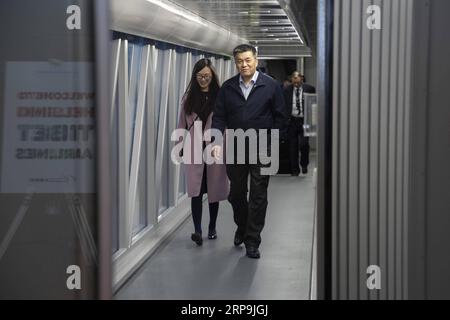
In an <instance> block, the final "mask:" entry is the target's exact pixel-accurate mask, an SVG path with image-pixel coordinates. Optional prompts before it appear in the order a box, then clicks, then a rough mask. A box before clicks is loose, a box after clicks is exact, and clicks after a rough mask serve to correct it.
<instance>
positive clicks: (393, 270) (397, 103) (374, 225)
mask: <svg viewBox="0 0 450 320" xmlns="http://www.w3.org/2000/svg"><path fill="white" fill-rule="evenodd" d="M372 5H376V6H378V7H379V8H380V9H381V11H380V13H381V30H370V29H369V28H368V26H367V20H368V19H369V17H370V16H371V14H369V13H368V12H367V10H368V8H369V6H372ZM412 7H413V1H410V0H362V1H361V0H336V1H335V24H334V27H335V31H334V32H335V34H334V48H335V52H334V62H333V63H334V70H333V74H334V79H333V82H334V84H333V85H334V89H333V99H334V101H333V177H332V179H333V247H332V251H333V266H332V270H333V273H332V277H333V292H332V294H333V298H334V299H406V298H407V281H406V279H407V219H408V217H407V212H408V208H407V204H408V201H407V200H408V199H407V196H408V168H409V158H408V156H407V155H408V153H409V130H410V127H409V114H410V113H409V112H410V98H409V96H410V91H411V90H410V87H411V49H410V48H411V43H412V42H411V41H412V33H411V29H412V10H413V8H412ZM371 265H377V266H379V267H380V268H381V289H380V290H369V289H368V288H367V279H368V276H369V275H368V274H367V268H368V267H369V266H371Z"/></svg>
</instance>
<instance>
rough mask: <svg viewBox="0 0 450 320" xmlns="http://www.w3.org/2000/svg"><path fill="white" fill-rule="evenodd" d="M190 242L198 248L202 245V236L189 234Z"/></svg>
mask: <svg viewBox="0 0 450 320" xmlns="http://www.w3.org/2000/svg"><path fill="white" fill-rule="evenodd" d="M191 240H192V241H194V242H195V243H196V244H197V245H198V246H201V245H202V244H203V239H202V235H201V234H200V233H193V234H191Z"/></svg>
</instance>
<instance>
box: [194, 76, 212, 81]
mask: <svg viewBox="0 0 450 320" xmlns="http://www.w3.org/2000/svg"><path fill="white" fill-rule="evenodd" d="M210 79H211V75H202V74H198V75H197V80H205V81H209V80H210Z"/></svg>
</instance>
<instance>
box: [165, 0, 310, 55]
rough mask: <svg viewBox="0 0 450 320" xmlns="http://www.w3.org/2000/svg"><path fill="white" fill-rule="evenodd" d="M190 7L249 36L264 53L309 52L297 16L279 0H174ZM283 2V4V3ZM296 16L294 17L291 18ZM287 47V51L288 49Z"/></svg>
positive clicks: (250, 41) (188, 8) (295, 53)
mask: <svg viewBox="0 0 450 320" xmlns="http://www.w3.org/2000/svg"><path fill="white" fill-rule="evenodd" d="M171 2H173V3H176V4H177V5H179V6H182V7H184V8H185V9H186V10H189V11H191V12H192V13H194V14H196V15H199V16H201V17H202V18H204V19H206V20H208V21H210V22H212V23H214V24H216V25H218V26H220V27H222V28H224V29H226V30H228V31H230V32H231V33H233V34H235V35H237V36H238V37H239V38H243V39H246V40H247V41H248V42H249V43H251V44H253V45H255V46H257V47H258V51H259V53H260V55H265V56H267V55H268V54H269V53H270V54H271V55H273V56H279V57H281V56H283V57H286V56H294V55H295V56H298V55H303V56H309V55H310V53H311V50H310V48H308V47H307V46H306V45H305V42H306V41H305V37H304V35H303V34H302V32H301V29H300V27H299V23H298V22H297V21H296V20H295V19H296V17H293V16H292V14H291V15H290V14H289V13H290V8H289V7H288V6H287V5H286V4H285V1H281V4H280V2H279V1H278V0H260V1H256V0H171ZM282 5H283V7H282ZM291 19H292V20H291ZM284 49H285V51H284Z"/></svg>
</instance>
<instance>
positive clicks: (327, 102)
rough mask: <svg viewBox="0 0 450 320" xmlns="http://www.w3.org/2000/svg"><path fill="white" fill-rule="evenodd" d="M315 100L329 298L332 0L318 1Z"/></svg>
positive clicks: (322, 273)
mask: <svg viewBox="0 0 450 320" xmlns="http://www.w3.org/2000/svg"><path fill="white" fill-rule="evenodd" d="M317 5H318V6H317V12H318V17H317V18H318V19H317V21H318V24H317V25H318V28H317V31H318V42H317V56H318V57H317V58H318V59H317V79H318V81H317V82H318V85H317V87H318V99H319V117H318V119H319V124H318V128H319V129H318V166H317V167H318V172H317V299H319V300H324V299H325V300H330V299H331V298H332V278H331V274H332V246H331V244H332V161H333V158H332V150H333V146H332V141H333V140H332V138H333V137H332V132H333V114H332V111H333V22H334V21H333V18H334V1H333V0H318V3H317Z"/></svg>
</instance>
